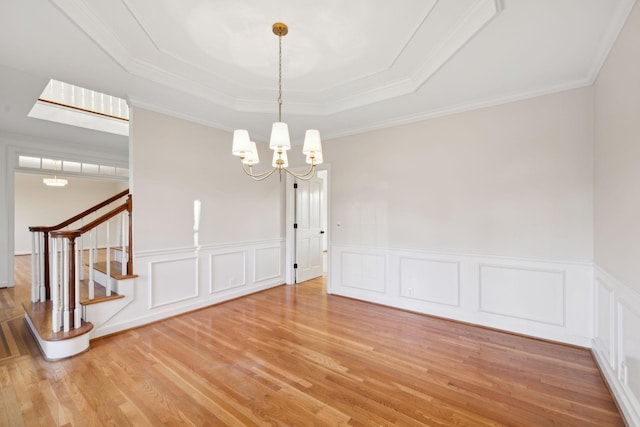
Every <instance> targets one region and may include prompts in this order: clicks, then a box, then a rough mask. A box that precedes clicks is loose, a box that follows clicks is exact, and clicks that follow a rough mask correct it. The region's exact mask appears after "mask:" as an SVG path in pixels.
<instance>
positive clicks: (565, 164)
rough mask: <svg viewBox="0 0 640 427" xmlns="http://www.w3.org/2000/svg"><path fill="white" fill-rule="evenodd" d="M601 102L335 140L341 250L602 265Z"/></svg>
mask: <svg viewBox="0 0 640 427" xmlns="http://www.w3.org/2000/svg"><path fill="white" fill-rule="evenodd" d="M591 100H592V89H591V88H584V89H579V90H574V91H569V92H564V93H560V94H555V95H549V96H544V97H540V98H535V99H530V100H527V101H521V102H516V103H511V104H508V105H502V106H497V107H492V108H484V109H481V110H476V111H471V112H467V113H463V114H457V115H453V116H449V117H445V118H439V119H433V120H428V121H423V122H420V123H415V124H411V125H406V126H400V127H395V128H390V129H386V130H382V131H377V132H371V133H366V134H361V135H357V136H352V137H348V138H341V139H338V140H333V141H328V142H327V143H325V151H326V155H325V158H327V159H330V161H331V165H332V168H333V169H332V178H333V183H334V184H333V192H332V202H333V220H334V224H332V227H333V228H332V231H333V233H334V234H333V241H334V243H338V244H357V245H365V246H382V247H398V248H418V249H429V250H442V251H461V252H471V253H481V254H494V255H509V256H523V257H541V258H555V259H560V260H567V259H572V260H586V261H589V260H591V258H592V256H593V246H592V227H593V219H592V204H593V199H592V190H593V187H592V178H591V176H592V169H593V155H592V147H593V145H592V114H593V112H592V102H591ZM338 222H339V223H340V224H341V226H340V227H339V228H338V227H337V226H336V223H338Z"/></svg>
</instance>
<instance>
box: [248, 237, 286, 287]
mask: <svg viewBox="0 0 640 427" xmlns="http://www.w3.org/2000/svg"><path fill="white" fill-rule="evenodd" d="M253 259H254V268H253V272H254V276H253V281H254V282H256V283H257V282H263V281H265V280H271V279H276V278H278V277H281V276H282V246H281V245H278V246H270V247H262V248H255V249H254V258H253Z"/></svg>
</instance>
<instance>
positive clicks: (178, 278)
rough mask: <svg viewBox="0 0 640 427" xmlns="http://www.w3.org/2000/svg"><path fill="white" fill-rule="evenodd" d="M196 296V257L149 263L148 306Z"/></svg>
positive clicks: (156, 305) (158, 305) (157, 305)
mask: <svg viewBox="0 0 640 427" xmlns="http://www.w3.org/2000/svg"><path fill="white" fill-rule="evenodd" d="M197 296H198V257H196V256H192V257H188V258H178V259H170V260H165V261H154V262H150V263H149V308H156V307H160V306H162V305H166V304H172V303H176V302H180V301H184V300H186V299H190V298H196V297H197Z"/></svg>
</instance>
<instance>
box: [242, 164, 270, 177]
mask: <svg viewBox="0 0 640 427" xmlns="http://www.w3.org/2000/svg"><path fill="white" fill-rule="evenodd" d="M276 170H278V168H273V169H271V170H268V171H266V172H262V173H256V174H254V173H253V171H252V170H251V169H249V170H247V166H246V165H245V164H244V163H243V164H242V171H243V172H244V173H246V174H247V175H249V176H250V177H251V178H253V179H254V180H255V181H262V180H263V179H266V178H268V177H270V176H271V175H273V173H274V172H275V171H276Z"/></svg>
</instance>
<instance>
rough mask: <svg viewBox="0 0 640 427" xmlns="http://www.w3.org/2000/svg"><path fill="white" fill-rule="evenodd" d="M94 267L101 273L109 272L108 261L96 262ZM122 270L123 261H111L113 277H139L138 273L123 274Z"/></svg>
mask: <svg viewBox="0 0 640 427" xmlns="http://www.w3.org/2000/svg"><path fill="white" fill-rule="evenodd" d="M93 268H95V269H96V270H98V271H99V272H101V273H104V274H107V262H106V261H105V262H97V263H95V264H93ZM121 271H122V263H120V262H118V261H111V272H110V273H111V277H113V278H114V279H116V280H123V279H131V278H134V277H138V275H137V274H121V273H120V272H121Z"/></svg>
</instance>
